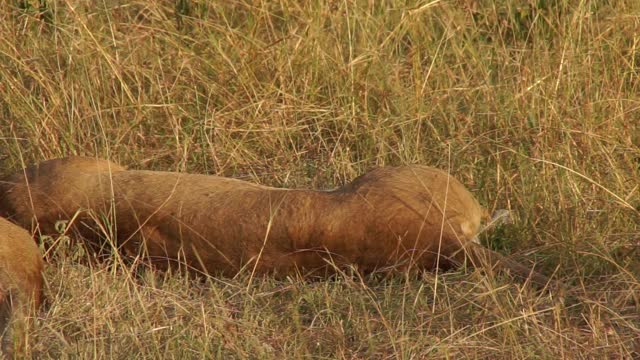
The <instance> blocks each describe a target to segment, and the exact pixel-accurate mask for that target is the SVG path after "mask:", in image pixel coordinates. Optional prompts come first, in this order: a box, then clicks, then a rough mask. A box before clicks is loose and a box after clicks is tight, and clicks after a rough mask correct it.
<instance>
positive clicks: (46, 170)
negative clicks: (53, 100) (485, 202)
mask: <svg viewBox="0 0 640 360" xmlns="http://www.w3.org/2000/svg"><path fill="white" fill-rule="evenodd" d="M2 212H4V215H5V216H9V217H11V218H13V219H14V221H18V222H20V223H21V224H23V225H25V226H31V225H32V221H33V220H35V224H37V225H38V226H39V227H40V229H41V230H42V231H44V232H51V231H53V229H54V227H55V223H56V221H58V220H60V219H71V218H74V219H75V221H74V223H75V224H76V225H77V224H82V225H81V226H76V228H81V229H80V230H81V231H82V232H83V235H84V236H85V237H88V238H90V239H93V240H94V241H95V240H96V239H97V238H99V237H100V236H95V235H96V232H97V233H100V232H102V233H103V235H108V234H106V232H108V230H105V229H108V227H107V226H97V228H98V230H96V224H97V223H100V222H102V223H109V222H111V223H113V225H114V227H113V228H114V229H115V230H116V232H117V236H116V237H115V238H116V239H117V240H116V243H117V246H118V247H119V248H121V249H122V250H124V252H125V253H126V254H128V255H132V256H138V255H141V256H144V257H145V258H146V259H148V260H150V261H151V262H153V263H156V264H157V265H160V266H161V267H164V266H166V265H169V263H171V262H175V263H179V264H182V265H185V264H186V265H187V266H188V267H189V268H190V269H193V270H196V271H202V272H206V273H223V274H227V275H234V274H236V273H238V272H239V271H240V270H242V269H243V268H247V269H249V270H250V271H251V272H252V273H254V272H274V273H276V274H289V273H291V272H297V271H302V272H304V273H308V272H313V271H319V270H320V271H322V270H327V269H330V268H331V267H332V266H334V265H337V266H341V265H344V264H353V265H357V268H358V269H360V270H362V271H365V272H366V271H372V270H375V269H382V268H392V267H394V268H398V269H407V268H411V267H417V268H420V269H434V268H436V267H440V268H449V267H451V266H458V265H460V264H462V263H464V262H465V261H467V262H468V263H469V264H471V265H474V266H480V265H482V264H488V265H491V266H493V267H498V268H506V269H509V270H511V271H512V272H513V273H515V274H516V275H519V276H521V277H524V278H530V279H531V280H532V281H533V282H535V283H539V284H544V283H546V282H547V279H546V278H545V277H544V276H542V275H539V274H536V273H534V272H531V271H530V270H529V269H528V268H526V267H524V266H522V265H520V264H518V263H516V262H514V261H511V260H508V259H506V258H504V257H503V256H501V255H499V254H498V253H496V252H493V251H491V250H488V249H486V248H484V247H482V246H480V245H478V244H476V243H475V242H474V240H476V235H477V234H478V232H479V231H480V228H481V220H482V218H483V216H484V214H485V211H484V210H483V209H482V207H480V205H479V204H478V202H477V201H476V199H475V198H474V197H473V196H472V195H471V193H469V191H468V190H467V189H465V187H464V186H463V185H462V184H461V183H460V182H458V181H457V180H456V179H454V178H453V177H451V176H449V175H448V174H447V173H445V172H443V171H440V170H436V169H433V168H430V167H426V166H420V165H409V166H402V167H385V168H378V169H376V170H373V171H371V172H369V173H367V174H365V175H362V176H360V177H358V178H356V179H355V180H354V181H353V182H351V183H350V184H347V185H345V186H343V187H341V188H339V189H336V190H333V191H314V190H289V189H278V188H273V187H267V186H262V185H257V184H252V183H248V182H245V181H240V180H236V179H229V178H223V177H217V176H208V175H195V174H184V173H174V172H159V171H133V170H124V169H123V168H122V167H121V166H119V165H117V164H114V163H111V162H108V161H105V160H96V159H92V158H82V157H70V158H64V159H55V160H49V161H45V162H42V163H40V164H38V165H35V166H33V167H30V168H27V169H25V170H24V171H20V172H19V173H18V174H16V175H14V176H12V177H9V178H8V179H5V180H4V182H0V214H1V213H2ZM87 224H89V226H88V227H87V226H86V225H87ZM104 237H105V236H102V238H104ZM107 237H108V236H107Z"/></svg>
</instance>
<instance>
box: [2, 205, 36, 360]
mask: <svg viewBox="0 0 640 360" xmlns="http://www.w3.org/2000/svg"><path fill="white" fill-rule="evenodd" d="M43 267H44V266H43V261H42V256H41V255H40V250H39V249H38V247H37V246H36V243H35V242H34V241H33V239H32V238H31V235H30V234H29V233H28V232H27V231H26V230H24V229H22V228H20V227H19V226H17V225H14V224H12V223H10V222H9V221H7V220H5V219H3V218H0V336H1V337H2V352H3V354H4V355H9V354H10V353H11V343H12V341H11V336H10V333H11V331H10V327H9V324H10V323H11V321H12V318H13V315H14V314H16V313H18V314H19V317H18V318H19V319H20V317H22V319H20V320H24V316H25V315H27V314H29V312H30V311H31V310H34V309H37V308H38V307H40V304H41V303H42V270H43Z"/></svg>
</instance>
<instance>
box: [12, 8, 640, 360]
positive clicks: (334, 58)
mask: <svg viewBox="0 0 640 360" xmlns="http://www.w3.org/2000/svg"><path fill="white" fill-rule="evenodd" d="M639 19H640V3H638V2H636V1H631V0H629V1H615V2H614V1H611V2H609V1H595V0H587V1H535V2H534V1H501V0H495V1H463V0H459V1H406V2H404V1H397V0H390V1H379V2H365V1H317V2H305V1H298V2H295V1H280V2H267V1H253V2H248V1H247V2H243V1H225V2H214V1H193V0H192V1H190V0H180V1H176V2H172V1H112V0H105V1H99V2H85V1H75V0H58V1H42V2H40V1H8V2H4V3H2V5H0V146H1V147H2V149H3V150H2V151H0V172H3V173H9V172H12V171H15V170H17V169H19V168H21V167H22V166H23V165H25V164H30V163H33V162H36V161H40V160H43V159H48V158H53V157H59V156H65V155H71V154H78V155H92V156H100V157H105V158H110V159H112V160H115V161H117V162H120V163H122V164H125V165H127V166H129V167H131V168H139V169H154V170H172V171H174V170H175V171H189V172H198V173H208V174H218V175H225V176H233V177H237V178H242V179H245V180H251V181H255V182H259V183H264V184H269V185H276V186H284V187H316V188H331V187H334V186H336V185H339V184H342V183H344V182H346V181H349V180H351V179H353V178H354V177H355V176H357V175H359V174H361V173H362V172H364V171H366V170H367V169H370V168H372V167H374V166H379V165H397V164H403V163H421V164H427V165H432V166H437V167H440V168H443V169H447V170H449V171H451V173H453V174H454V175H455V176H456V177H458V178H459V179H460V180H461V181H462V182H463V183H464V184H466V185H467V186H468V187H469V188H470V189H471V190H472V191H473V193H474V194H475V195H476V196H477V197H478V198H479V199H480V200H481V202H482V203H483V205H484V206H486V207H487V208H488V209H489V210H490V211H493V210H496V209H501V208H505V209H509V210H511V211H512V212H513V213H514V214H515V222H514V223H513V224H510V225H506V226H503V227H501V228H498V229H497V230H496V231H494V232H493V233H489V234H487V235H486V236H484V239H483V241H485V242H486V243H488V245H489V246H492V247H493V248H496V249H498V250H499V251H501V252H503V253H506V254H509V255H510V256H513V257H515V258H518V259H521V260H522V261H523V262H527V263H530V264H533V262H536V263H537V265H536V266H537V268H540V269H541V270H542V271H544V272H545V273H546V274H548V275H551V274H554V278H556V279H558V280H559V281H561V282H563V283H565V284H566V286H567V288H568V290H569V291H570V292H571V293H572V294H571V295H570V296H567V299H566V301H565V302H563V301H562V299H560V298H559V296H558V295H557V294H540V293H536V292H534V291H532V290H531V289H529V288H527V287H524V288H523V287H522V286H521V285H519V284H517V283H514V281H513V280H512V279H510V278H508V277H503V276H496V277H485V276H483V275H482V274H479V273H475V272H470V273H464V272H455V273H447V274H440V275H438V276H437V277H434V275H433V274H406V275H402V274H400V275H397V276H380V277H376V276H374V277H372V278H367V279H359V278H358V277H357V276H354V277H352V276H347V275H345V276H338V277H336V278H335V279H332V280H330V281H318V282H308V281H302V280H299V279H290V280H282V281H280V280H274V279H270V278H257V279H253V280H252V281H251V284H249V285H250V286H248V281H249V278H250V276H249V275H250V274H241V275H240V276H238V277H237V278H234V279H229V278H221V277H220V278H219V277H215V278H211V279H209V280H207V281H203V282H200V281H192V280H189V279H185V278H183V277H181V276H177V275H171V274H157V273H154V272H153V271H146V272H142V275H140V274H138V273H137V272H135V273H136V274H137V275H132V272H131V271H130V269H129V268H128V267H127V265H117V266H114V267H109V266H108V265H104V264H100V265H93V266H86V265H84V263H83V262H82V261H79V260H78V257H79V256H81V255H84V253H82V252H81V253H78V252H76V251H79V250H78V248H75V247H73V246H74V245H72V244H73V242H71V243H70V244H71V245H70V246H71V248H70V249H67V250H65V251H68V253H66V256H55V261H53V262H52V263H51V264H50V265H49V267H48V270H47V274H46V275H47V278H48V281H49V288H48V291H47V294H48V295H49V298H50V301H51V305H50V307H49V309H48V310H46V311H43V313H42V314H41V317H42V318H41V319H40V320H39V321H37V322H36V323H35V324H34V328H33V329H32V331H31V333H30V336H31V339H30V346H31V348H30V349H29V351H31V353H30V354H28V355H33V356H34V357H53V358H59V357H60V356H61V355H68V356H71V357H76V356H82V357H105V358H107V357H110V358H111V357H113V358H129V357H132V356H134V354H135V356H136V357H148V358H202V357H205V358H207V357H209V358H229V357H234V358H283V357H285V358H291V357H293V358H296V357H318V358H387V357H399V358H412V357H413V358H463V357H469V358H509V359H510V358H634V357H638V356H640V345H638V344H639V343H640V338H639V337H638V333H639V330H640V317H639V315H638V314H639V313H640V295H639V294H640V281H639V276H640V261H639V260H638V259H639V258H640V250H639V239H640V230H639V228H640V227H639V225H638V224H639V223H640V214H639V210H638V209H639V207H640V195H639V193H640V186H639V179H640V145H639V144H640V116H639V114H640V113H639V110H640V96H639V95H638V94H640V77H639V76H638V75H639V73H638V72H639V67H638V64H639V63H640V50H639V49H638V47H639V46H640V41H639V39H638V36H637V33H638V31H637V30H638V21H639ZM79 254H80V255H79ZM63 255H65V254H64V253H63ZM80 263H82V264H80ZM115 263H118V264H119V262H117V261H116V262H115ZM436 280H437V281H438V282H439V283H438V286H437V293H436V294H435V295H434V291H435V289H436V287H435V286H434V283H435V281H436Z"/></svg>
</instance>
